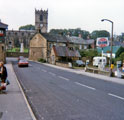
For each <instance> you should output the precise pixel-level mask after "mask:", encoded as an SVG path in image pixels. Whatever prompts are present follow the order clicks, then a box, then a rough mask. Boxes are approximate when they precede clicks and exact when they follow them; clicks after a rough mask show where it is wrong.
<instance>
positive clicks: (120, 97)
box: [108, 93, 124, 100]
mask: <svg viewBox="0 0 124 120" xmlns="http://www.w3.org/2000/svg"><path fill="white" fill-rule="evenodd" d="M108 95H110V96H112V97H116V98H118V99H121V100H124V98H123V97H120V96H118V95H114V94H111V93H108Z"/></svg>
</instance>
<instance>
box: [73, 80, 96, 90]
mask: <svg viewBox="0 0 124 120" xmlns="http://www.w3.org/2000/svg"><path fill="white" fill-rule="evenodd" d="M75 83H76V84H77V85H80V86H83V87H86V88H89V89H91V90H96V89H95V88H93V87H90V86H87V85H84V84H81V83H79V82H75Z"/></svg>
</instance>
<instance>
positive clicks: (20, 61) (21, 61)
mask: <svg viewBox="0 0 124 120" xmlns="http://www.w3.org/2000/svg"><path fill="white" fill-rule="evenodd" d="M19 62H28V61H27V60H25V59H24V60H20V61H19Z"/></svg>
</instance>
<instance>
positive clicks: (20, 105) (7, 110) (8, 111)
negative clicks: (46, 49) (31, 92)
mask: <svg viewBox="0 0 124 120" xmlns="http://www.w3.org/2000/svg"><path fill="white" fill-rule="evenodd" d="M5 66H6V67H7V71H8V80H9V81H10V85H9V86H7V90H6V92H5V93H1V94H0V120H35V118H34V116H33V113H32V111H31V109H30V106H29V104H28V102H27V101H26V98H25V96H24V93H23V91H22V89H21V87H20V84H19V83H18V81H17V79H16V75H15V72H14V71H13V67H12V64H11V63H9V62H8V63H7V64H6V65H5Z"/></svg>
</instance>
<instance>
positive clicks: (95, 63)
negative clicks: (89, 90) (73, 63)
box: [93, 57, 107, 66]
mask: <svg viewBox="0 0 124 120" xmlns="http://www.w3.org/2000/svg"><path fill="white" fill-rule="evenodd" d="M102 61H103V65H106V64H107V59H106V57H94V58H93V66H98V65H99V64H102Z"/></svg>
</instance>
